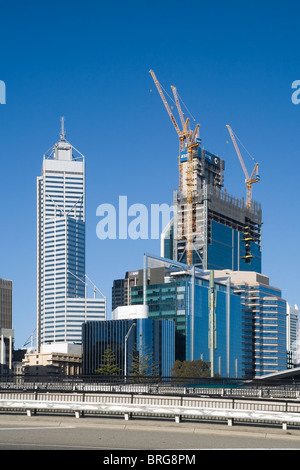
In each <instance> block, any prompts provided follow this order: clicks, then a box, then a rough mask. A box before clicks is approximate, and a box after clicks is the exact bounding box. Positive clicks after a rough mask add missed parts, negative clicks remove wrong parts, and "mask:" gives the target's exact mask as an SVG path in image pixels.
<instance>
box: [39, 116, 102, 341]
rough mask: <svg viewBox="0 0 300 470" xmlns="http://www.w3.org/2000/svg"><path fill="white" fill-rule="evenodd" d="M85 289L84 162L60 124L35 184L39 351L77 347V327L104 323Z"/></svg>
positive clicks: (99, 302) (97, 305)
mask: <svg viewBox="0 0 300 470" xmlns="http://www.w3.org/2000/svg"><path fill="white" fill-rule="evenodd" d="M94 287H95V286H94ZM87 288H88V283H87V282H86V274H85V158H84V156H83V155H82V154H81V153H80V152H78V151H77V150H76V149H74V147H73V146H72V145H71V144H70V143H69V142H68V141H67V140H66V136H65V131H64V125H63V120H62V130H61V134H60V141H59V142H57V143H56V144H55V145H54V147H53V148H52V149H50V151H49V152H48V153H46V154H45V155H44V158H43V167H42V174H41V176H39V177H38V178H37V338H38V349H40V347H41V346H42V345H44V344H49V343H60V342H71V343H81V341H82V336H81V334H82V328H81V325H82V323H83V322H84V321H87V320H88V319H92V320H93V319H105V316H106V300H105V298H104V297H103V296H102V295H100V298H97V297H96V295H94V298H91V299H90V298H88V296H87ZM94 292H95V291H94Z"/></svg>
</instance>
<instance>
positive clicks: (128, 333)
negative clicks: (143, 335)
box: [124, 323, 136, 383]
mask: <svg viewBox="0 0 300 470" xmlns="http://www.w3.org/2000/svg"><path fill="white" fill-rule="evenodd" d="M134 326H136V323H132V325H131V327H130V328H129V330H128V332H127V334H126V335H125V350H124V356H125V357H124V383H126V376H127V340H128V337H129V335H130V332H131V330H132V328H133V327H134Z"/></svg>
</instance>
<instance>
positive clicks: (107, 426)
mask: <svg viewBox="0 0 300 470" xmlns="http://www.w3.org/2000/svg"><path fill="white" fill-rule="evenodd" d="M224 449H225V450H238V449H243V450H245V449H251V450H259V449H261V450H269V449H276V450H278V449H295V450H297V449H298V450H300V429H288V430H287V431H284V430H282V429H281V427H280V426H278V427H261V426H240V425H236V426H232V427H229V426H227V424H226V423H224V424H223V423H221V424H220V423H207V422H201V423H199V422H196V421H190V422H182V423H179V424H176V423H175V422H173V421H168V420H165V421H162V420H154V419H151V420H147V419H144V420H143V419H133V420H130V421H126V422H125V420H123V419H122V418H113V419H112V418H107V419H106V418H99V417H94V418H91V417H82V418H79V419H76V418H75V417H71V416H57V415H56V416H53V415H52V416H42V415H39V416H31V417H27V416H26V415H25V416H24V415H14V414H0V451H1V450H35V451H36V450H56V451H57V450H71V451H74V450H78V451H80V450H84V451H86V450H91V451H92V450H93V451H95V450H97V451H101V452H102V451H105V452H104V454H103V455H105V456H106V455H111V452H112V451H115V455H116V456H119V455H122V453H124V452H126V451H129V452H133V454H134V451H138V450H144V451H148V453H149V451H154V450H155V451H156V452H159V451H162V454H163V453H164V452H165V451H177V453H178V452H179V451H180V453H181V454H182V455H186V452H187V451H189V454H190V453H191V452H192V451H193V450H195V451H196V450H224ZM108 451H109V452H108ZM97 455H98V454H97ZM124 455H125V454H124ZM101 456H102V454H99V456H98V458H100V460H101V458H102V457H101ZM103 458H104V457H103ZM186 459H187V457H186ZM100 463H101V462H100ZM107 463H113V462H111V461H110V462H107ZM186 463H189V464H191V463H193V462H192V461H188V462H186ZM133 466H134V465H131V467H133Z"/></svg>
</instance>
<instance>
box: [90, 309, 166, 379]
mask: <svg viewBox="0 0 300 470" xmlns="http://www.w3.org/2000/svg"><path fill="white" fill-rule="evenodd" d="M82 328H83V356H82V357H83V374H84V375H90V374H94V373H95V372H96V370H97V369H99V367H100V366H101V363H102V360H103V357H104V355H105V352H106V351H107V350H112V351H113V353H114V356H115V362H116V364H117V365H118V368H119V372H118V375H121V376H130V375H132V374H133V372H134V369H133V361H134V358H136V357H137V356H138V358H139V360H140V364H142V363H143V364H144V367H145V373H146V375H155V376H164V377H169V376H170V375H171V368H172V367H173V365H174V361H175V355H174V324H173V322H169V321H166V320H160V321H153V320H152V319H150V318H136V319H118V320H108V321H100V322H99V321H88V322H86V323H84V324H83V327H82Z"/></svg>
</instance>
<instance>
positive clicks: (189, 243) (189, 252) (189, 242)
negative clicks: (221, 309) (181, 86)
mask: <svg viewBox="0 0 300 470" xmlns="http://www.w3.org/2000/svg"><path fill="white" fill-rule="evenodd" d="M150 74H151V76H152V78H153V81H154V83H155V85H156V88H157V90H158V92H159V95H160V97H161V99H162V102H163V104H164V106H165V108H166V110H167V112H168V114H169V117H170V119H171V121H172V123H173V126H174V127H175V130H176V132H177V134H178V137H179V193H180V194H182V188H183V184H182V162H181V159H180V155H181V152H182V151H183V150H184V149H185V148H187V169H186V179H187V218H186V228H187V230H186V264H188V265H190V266H192V265H193V237H194V235H193V205H194V186H193V172H194V171H193V170H194V169H193V159H194V156H193V153H194V152H193V151H194V148H195V147H198V146H199V145H200V142H199V139H198V131H199V124H197V125H196V128H195V130H194V132H192V131H190V130H188V124H189V118H187V119H186V120H184V116H183V112H182V109H181V107H180V103H179V98H178V93H177V89H176V87H174V86H172V87H171V88H172V91H173V95H174V98H175V104H176V107H177V110H178V114H179V117H180V122H181V125H182V130H180V128H179V126H178V124H177V121H176V119H175V117H174V115H173V113H172V111H171V109H170V107H169V105H168V103H167V100H166V98H165V96H164V93H163V91H162V88H161V85H160V83H159V81H158V80H157V78H156V75H155V73H154V71H153V70H150Z"/></svg>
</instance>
